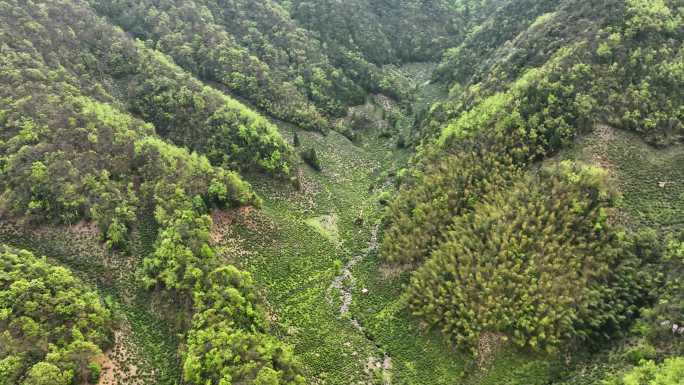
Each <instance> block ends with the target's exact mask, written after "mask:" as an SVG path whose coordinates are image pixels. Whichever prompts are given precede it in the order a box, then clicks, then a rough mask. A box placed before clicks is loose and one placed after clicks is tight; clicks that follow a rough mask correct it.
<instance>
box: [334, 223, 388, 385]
mask: <svg viewBox="0 0 684 385" xmlns="http://www.w3.org/2000/svg"><path fill="white" fill-rule="evenodd" d="M379 229H380V223H378V224H377V225H375V227H374V228H373V231H372V232H371V237H370V240H369V241H368V247H367V248H366V249H365V250H364V252H363V253H362V254H359V255H355V256H353V257H352V258H351V259H350V260H349V262H347V264H346V265H345V266H344V267H343V268H342V271H341V272H340V274H338V275H337V276H336V277H335V279H333V282H332V283H331V284H330V287H329V288H328V301H329V302H330V304H331V305H333V304H334V301H333V298H334V297H333V296H332V295H331V293H332V292H333V291H335V292H338V293H339V299H340V302H341V303H340V316H342V317H345V316H347V315H350V317H349V319H350V322H351V324H352V326H354V328H356V329H357V330H358V331H359V332H360V333H361V334H363V336H364V337H365V338H366V339H367V340H368V341H370V342H372V343H373V344H374V345H375V346H376V347H377V348H378V349H379V350H382V351H384V349H382V347H381V346H380V345H379V344H378V343H377V342H375V341H374V339H373V337H371V336H370V335H369V334H368V333H367V332H366V330H365V329H364V328H363V326H361V323H360V322H359V321H358V320H357V319H356V318H354V315H353V314H350V312H349V306H350V305H351V303H352V292H353V291H354V289H355V286H356V279H355V278H354V276H353V275H352V272H351V271H352V268H353V267H354V266H355V265H356V264H357V263H359V262H360V261H362V260H363V259H364V258H366V257H368V256H369V255H370V254H371V253H372V252H374V251H376V250H377V249H378V231H379ZM345 282H348V283H347V284H345ZM391 369H392V358H391V357H390V356H389V355H388V354H387V352H384V353H383V357H382V378H383V383H384V385H391V383H392V376H391Z"/></svg>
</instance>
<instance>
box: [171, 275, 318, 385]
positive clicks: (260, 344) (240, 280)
mask: <svg viewBox="0 0 684 385" xmlns="http://www.w3.org/2000/svg"><path fill="white" fill-rule="evenodd" d="M194 295H195V315H194V316H193V321H192V327H191V329H190V332H189V333H188V337H187V345H188V350H187V353H186V354H185V361H184V365H183V378H184V379H185V381H187V382H188V383H189V384H197V385H204V384H217V385H219V384H233V383H254V384H304V383H306V382H305V381H304V377H302V376H301V374H300V369H299V365H298V364H297V363H296V361H295V359H294V357H293V353H292V351H291V349H290V348H289V347H287V346H285V345H283V344H281V343H280V342H278V340H277V339H275V338H273V337H271V336H269V335H267V334H265V331H266V326H267V325H266V321H265V316H264V313H263V310H262V309H260V308H258V307H256V306H255V303H256V296H255V293H254V283H253V281H252V277H251V276H250V274H249V273H245V272H241V271H240V270H238V269H237V268H235V267H234V266H225V267H221V268H217V269H215V270H214V271H212V272H210V273H209V274H208V275H207V281H206V285H205V289H203V290H195V294H194Z"/></svg>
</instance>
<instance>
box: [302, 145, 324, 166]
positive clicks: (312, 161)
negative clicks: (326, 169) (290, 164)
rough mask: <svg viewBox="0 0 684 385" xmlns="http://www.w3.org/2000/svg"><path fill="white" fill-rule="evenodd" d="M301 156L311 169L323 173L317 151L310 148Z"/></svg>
mask: <svg viewBox="0 0 684 385" xmlns="http://www.w3.org/2000/svg"><path fill="white" fill-rule="evenodd" d="M299 155H300V156H301V157H302V160H303V161H304V162H306V164H308V165H309V166H311V168H313V169H314V170H316V171H321V161H320V160H319V159H318V155H316V149H314V148H313V147H310V148H309V149H307V150H304V151H302V152H301V153H300V154H299Z"/></svg>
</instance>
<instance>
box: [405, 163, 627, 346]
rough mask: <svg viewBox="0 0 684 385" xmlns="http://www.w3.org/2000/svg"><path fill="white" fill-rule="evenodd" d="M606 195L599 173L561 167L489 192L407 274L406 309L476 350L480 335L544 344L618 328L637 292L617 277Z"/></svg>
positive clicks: (617, 254)
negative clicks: (501, 335) (612, 326)
mask: <svg viewBox="0 0 684 385" xmlns="http://www.w3.org/2000/svg"><path fill="white" fill-rule="evenodd" d="M613 199H614V197H613V195H612V193H611V192H610V191H609V189H608V188H607V184H606V181H605V175H604V174H603V173H602V172H601V171H600V170H599V169H594V168H581V167H576V166H573V165H571V164H569V163H561V164H560V165H559V166H556V167H553V168H545V169H543V170H541V171H540V173H539V174H538V175H536V176H529V177H526V178H523V179H522V180H520V181H519V182H517V183H515V184H514V185H513V186H512V187H511V189H510V190H502V191H499V192H496V193H493V194H489V195H488V196H486V197H485V198H483V201H482V202H481V203H478V204H477V205H476V207H475V208H474V210H473V211H472V212H471V213H468V214H465V215H463V216H462V217H461V218H459V219H458V220H457V221H456V222H455V223H454V225H453V226H452V227H451V229H450V230H449V233H448V235H447V238H446V241H445V242H444V243H443V244H441V245H440V247H439V248H437V249H436V250H435V251H434V252H433V253H432V255H431V257H430V260H429V261H428V262H427V263H426V264H425V265H424V266H422V267H421V268H420V269H419V270H418V271H417V272H416V273H415V274H414V275H413V277H412V279H411V285H410V287H409V290H408V293H409V296H410V305H411V308H412V310H413V312H414V314H416V315H419V316H421V318H423V319H425V320H426V321H427V322H428V323H429V324H431V325H436V326H438V327H439V328H441V330H442V331H443V332H444V333H446V334H447V336H448V337H449V338H450V339H451V340H452V341H453V342H454V343H455V344H457V345H459V346H461V347H464V348H470V349H472V350H473V352H474V353H477V350H476V347H477V345H478V341H479V338H480V337H481V336H482V334H483V333H504V335H505V336H506V337H507V338H510V339H511V340H512V341H513V342H514V343H515V344H516V345H519V346H529V347H531V348H533V349H545V348H546V349H551V348H553V347H555V346H558V345H559V344H560V343H561V342H562V341H563V340H565V339H568V338H572V337H575V336H579V337H588V336H589V335H591V334H592V332H594V331H597V330H600V329H601V328H606V327H607V325H606V324H609V323H614V324H615V325H619V324H620V322H621V320H623V319H624V316H625V315H629V314H630V312H631V311H633V310H630V302H629V301H637V300H638V296H631V294H635V293H636V292H634V291H633V290H629V287H621V286H620V280H621V279H626V278H629V279H631V278H634V277H633V276H632V275H631V274H629V273H628V271H624V273H627V274H628V276H626V277H624V278H623V277H619V276H617V274H618V273H619V272H623V270H625V269H624V268H621V267H620V265H621V264H628V263H629V262H627V261H628V259H627V258H626V255H625V254H624V250H623V247H622V245H621V244H620V239H619V236H618V234H616V233H615V231H614V230H612V229H611V228H610V226H609V225H608V223H607V214H608V213H607V211H606V210H608V209H609V208H610V207H611V204H612V203H611V202H612V200H613ZM621 258H622V259H625V260H623V261H621ZM632 274H633V273H632ZM636 284H637V283H636V282H634V283H633V285H636ZM608 287H610V289H609V288H608ZM622 290H627V291H628V294H630V295H625V293H621V291H622ZM616 297H617V298H620V299H623V298H624V300H625V302H624V303H623V302H620V301H618V300H616ZM625 297H626V298H625Z"/></svg>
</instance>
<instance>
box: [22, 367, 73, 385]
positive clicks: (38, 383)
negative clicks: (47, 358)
mask: <svg viewBox="0 0 684 385" xmlns="http://www.w3.org/2000/svg"><path fill="white" fill-rule="evenodd" d="M72 378H73V374H72V373H70V372H63V371H62V370H60V369H59V368H58V367H57V366H55V365H53V364H51V363H48V362H39V363H37V364H35V365H33V366H32V367H31V369H30V370H29V372H28V374H27V375H26V379H25V380H24V382H22V385H69V384H71V383H72Z"/></svg>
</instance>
